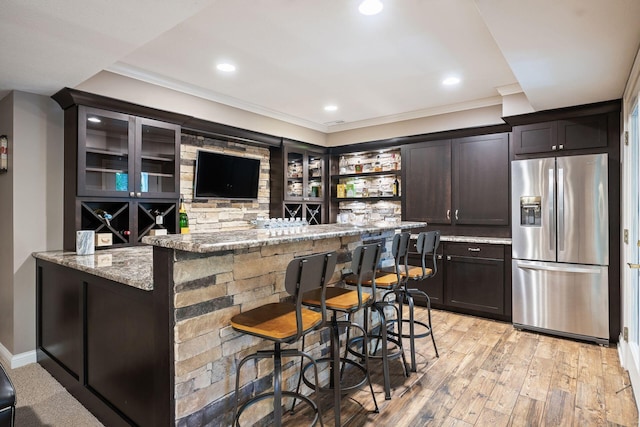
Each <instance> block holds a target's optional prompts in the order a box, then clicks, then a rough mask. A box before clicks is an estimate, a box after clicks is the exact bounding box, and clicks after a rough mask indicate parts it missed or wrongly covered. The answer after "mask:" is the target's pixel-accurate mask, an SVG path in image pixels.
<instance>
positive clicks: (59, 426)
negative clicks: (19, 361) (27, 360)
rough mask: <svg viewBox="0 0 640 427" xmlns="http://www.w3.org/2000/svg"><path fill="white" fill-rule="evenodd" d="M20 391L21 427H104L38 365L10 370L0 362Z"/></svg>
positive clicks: (18, 391)
mask: <svg viewBox="0 0 640 427" xmlns="http://www.w3.org/2000/svg"><path fill="white" fill-rule="evenodd" d="M0 363H2V366H4V368H5V369H6V371H7V374H9V377H10V378H11V382H13V386H14V387H15V389H16V395H17V396H18V405H17V407H16V426H17V427H44V426H46V427H100V426H102V423H100V421H98V420H97V419H96V417H94V416H93V415H92V414H91V413H90V412H89V411H88V410H87V409H86V408H85V407H84V406H82V405H81V404H80V403H79V402H78V401H77V400H76V399H74V398H73V397H72V396H71V395H70V394H69V392H67V390H65V389H64V387H62V386H61V385H60V383H59V382H57V381H56V380H55V379H54V378H53V377H52V376H51V375H50V374H49V373H48V372H47V371H45V370H44V369H43V368H42V367H41V366H40V365H38V364H37V363H32V364H30V365H27V366H23V367H21V368H16V369H10V368H9V364H8V363H7V362H6V361H5V360H2V359H0Z"/></svg>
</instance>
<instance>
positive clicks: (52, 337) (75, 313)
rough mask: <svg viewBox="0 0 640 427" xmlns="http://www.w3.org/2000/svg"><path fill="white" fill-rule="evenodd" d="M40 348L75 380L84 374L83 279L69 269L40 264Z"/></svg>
mask: <svg viewBox="0 0 640 427" xmlns="http://www.w3.org/2000/svg"><path fill="white" fill-rule="evenodd" d="M38 272H39V274H38V275H37V304H38V325H37V328H38V337H37V339H38V343H37V344H38V347H39V348H40V349H42V350H44V351H45V352H47V354H48V355H49V356H51V357H54V358H55V359H56V361H57V362H58V363H60V364H62V365H63V366H64V367H65V368H66V369H67V370H68V371H69V372H70V373H71V374H72V375H73V376H74V377H75V378H76V379H79V378H80V377H81V376H82V375H83V373H82V363H83V361H82V352H83V348H82V304H83V301H82V280H81V279H80V277H79V276H78V275H77V274H75V273H70V270H69V269H66V268H64V267H60V266H58V265H54V264H50V263H42V262H40V261H38Z"/></svg>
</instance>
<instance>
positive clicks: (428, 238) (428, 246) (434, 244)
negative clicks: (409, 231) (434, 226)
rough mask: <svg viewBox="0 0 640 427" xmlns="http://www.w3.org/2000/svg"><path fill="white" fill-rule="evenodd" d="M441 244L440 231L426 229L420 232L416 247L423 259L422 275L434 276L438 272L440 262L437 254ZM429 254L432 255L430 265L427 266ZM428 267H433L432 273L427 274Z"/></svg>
mask: <svg viewBox="0 0 640 427" xmlns="http://www.w3.org/2000/svg"><path fill="white" fill-rule="evenodd" d="M438 246H440V231H439V230H434V231H425V232H422V233H420V234H418V241H417V242H416V249H417V250H418V253H419V254H420V255H421V256H420V258H421V259H422V277H423V278H425V277H433V276H435V275H436V273H437V272H438V263H437V262H436V257H437V256H438V255H437V254H436V252H437V250H438ZM427 255H431V257H430V258H431V260H430V261H431V262H430V264H431V265H430V266H427V262H426V261H427ZM427 268H430V269H431V274H427Z"/></svg>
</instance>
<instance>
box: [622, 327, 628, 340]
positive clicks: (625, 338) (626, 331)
mask: <svg viewBox="0 0 640 427" xmlns="http://www.w3.org/2000/svg"><path fill="white" fill-rule="evenodd" d="M622 338H624V340H625V341H629V328H628V327H626V326H625V327H624V328H622Z"/></svg>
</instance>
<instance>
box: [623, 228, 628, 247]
mask: <svg viewBox="0 0 640 427" xmlns="http://www.w3.org/2000/svg"><path fill="white" fill-rule="evenodd" d="M623 236H624V242H625V243H626V244H627V245H628V244H629V230H627V229H626V228H625V229H624V233H623Z"/></svg>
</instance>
